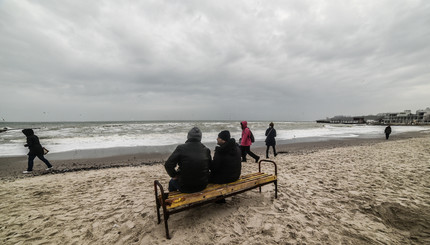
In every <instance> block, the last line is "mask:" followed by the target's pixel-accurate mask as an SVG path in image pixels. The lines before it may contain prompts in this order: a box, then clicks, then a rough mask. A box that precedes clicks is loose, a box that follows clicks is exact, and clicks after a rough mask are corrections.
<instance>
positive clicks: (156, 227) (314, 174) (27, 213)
mask: <svg viewBox="0 0 430 245" xmlns="http://www.w3.org/2000/svg"><path fill="white" fill-rule="evenodd" d="M275 161H276V162H277V164H278V178H279V183H278V187H279V192H278V194H279V195H278V199H274V188H273V185H268V186H265V187H263V191H262V193H259V192H258V190H253V191H249V192H245V193H243V194H240V195H237V196H234V197H232V198H228V199H227V203H226V204H223V205H219V204H208V205H205V206H202V207H199V208H195V209H191V210H188V211H184V212H181V213H178V214H175V215H172V216H171V217H170V219H169V226H170V230H171V232H170V233H171V236H172V239H171V240H167V239H166V238H165V233H164V225H163V224H162V223H161V224H157V218H156V209H155V202H154V186H153V181H154V180H155V179H158V180H160V181H161V182H162V183H164V184H165V185H167V183H168V180H169V178H168V176H167V174H166V173H165V170H164V167H163V166H162V165H161V164H156V165H153V166H139V167H124V168H117V169H103V170H93V171H81V172H71V173H64V174H52V175H43V176H36V177H31V178H25V179H16V180H13V181H3V183H2V185H1V187H0V200H1V204H0V243H2V244H29V243H31V244H44V243H45V244H46V243H49V244H114V243H116V244H166V243H167V244H184V243H185V244H187V243H193V244H276V243H280V244H302V243H306V244H430V191H429V190H430V140H429V137H425V138H417V139H407V140H399V141H387V142H382V143H377V144H373V145H368V146H351V147H338V148H334V149H322V150H319V151H316V152H312V153H308V154H292V155H291V154H281V155H278V157H277V158H276V159H275ZM257 170H258V169H257V165H256V164H255V163H251V162H248V163H247V164H244V168H243V171H242V172H243V173H250V172H255V171H257ZM266 170H267V171H271V167H270V165H268V167H267V168H266Z"/></svg>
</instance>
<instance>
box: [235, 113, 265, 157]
mask: <svg viewBox="0 0 430 245" xmlns="http://www.w3.org/2000/svg"><path fill="white" fill-rule="evenodd" d="M240 126H241V128H242V138H241V140H240V150H241V151H242V162H246V155H247V154H249V155H250V156H251V157H252V158H254V159H255V162H258V160H260V157H259V156H257V155H255V154H254V153H253V152H252V151H251V145H252V140H251V130H249V128H248V122H247V121H242V122H241V123H240Z"/></svg>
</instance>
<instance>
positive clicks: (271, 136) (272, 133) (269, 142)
mask: <svg viewBox="0 0 430 245" xmlns="http://www.w3.org/2000/svg"><path fill="white" fill-rule="evenodd" d="M274 126H275V124H273V122H271V123H270V124H269V128H268V129H266V147H267V148H266V158H269V148H270V146H271V147H272V148H273V154H274V155H275V157H276V155H278V154H277V153H276V148H275V146H276V140H275V137H276V129H275V128H274Z"/></svg>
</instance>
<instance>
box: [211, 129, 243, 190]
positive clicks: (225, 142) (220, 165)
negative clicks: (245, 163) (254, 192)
mask: <svg viewBox="0 0 430 245" xmlns="http://www.w3.org/2000/svg"><path fill="white" fill-rule="evenodd" d="M217 143H218V145H219V146H217V147H216V148H215V154H214V158H213V160H212V163H211V165H210V167H209V169H210V171H211V173H210V177H209V182H210V183H216V184H225V183H230V182H233V181H236V180H238V179H239V177H240V173H241V168H242V162H241V159H242V154H241V151H240V148H239V146H238V145H237V144H236V140H235V139H234V138H230V132H229V131H227V130H224V131H221V132H220V133H219V134H218V138H217Z"/></svg>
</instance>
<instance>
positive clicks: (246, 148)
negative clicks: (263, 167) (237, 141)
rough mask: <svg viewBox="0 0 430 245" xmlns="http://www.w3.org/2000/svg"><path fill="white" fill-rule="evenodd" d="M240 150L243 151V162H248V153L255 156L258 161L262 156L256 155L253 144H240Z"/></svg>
mask: <svg viewBox="0 0 430 245" xmlns="http://www.w3.org/2000/svg"><path fill="white" fill-rule="evenodd" d="M240 150H241V151H242V162H246V154H249V155H250V156H251V157H252V158H254V159H255V160H256V161H257V160H258V159H259V158H260V157H259V156H257V155H255V154H254V153H253V152H252V151H251V146H242V145H241V146H240Z"/></svg>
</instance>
